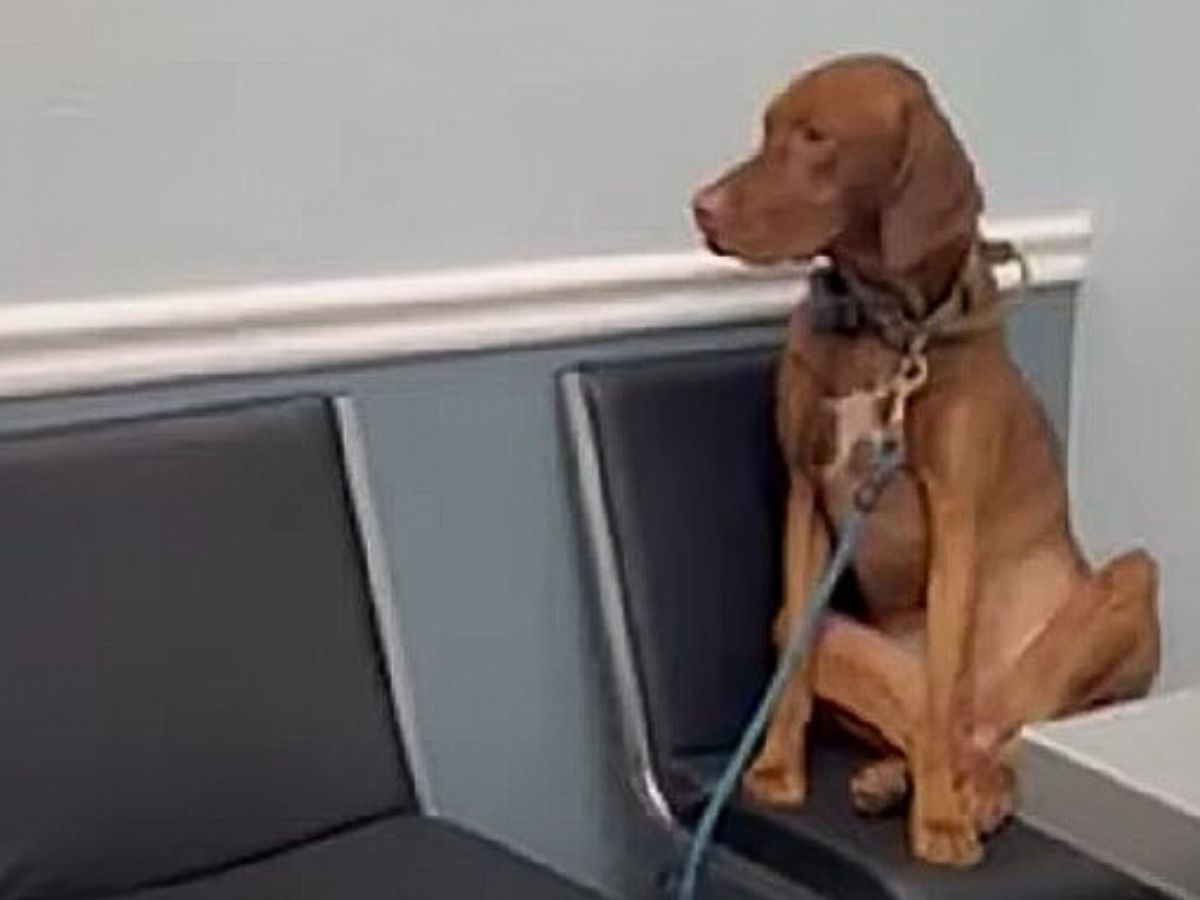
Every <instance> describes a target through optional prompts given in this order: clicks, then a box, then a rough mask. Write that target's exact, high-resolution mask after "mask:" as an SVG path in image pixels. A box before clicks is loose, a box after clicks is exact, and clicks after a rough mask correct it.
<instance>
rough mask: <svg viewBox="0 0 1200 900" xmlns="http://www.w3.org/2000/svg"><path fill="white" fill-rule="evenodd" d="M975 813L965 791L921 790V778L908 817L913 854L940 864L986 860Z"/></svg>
mask: <svg viewBox="0 0 1200 900" xmlns="http://www.w3.org/2000/svg"><path fill="white" fill-rule="evenodd" d="M946 787H947V788H949V785H946ZM973 813H974V810H973V809H972V808H971V804H970V802H969V797H968V795H967V794H966V793H965V792H963V791H956V790H952V789H947V790H930V789H925V790H922V786H921V782H920V781H918V782H917V789H916V792H915V794H914V797H913V808H912V815H911V818H910V819H909V838H910V840H911V843H912V851H913V855H915V856H916V857H917V858H918V859H921V860H924V861H925V862H928V863H933V864H934V865H939V866H956V867H958V868H969V867H970V866H974V865H976V864H977V863H978V862H980V860H982V859H983V844H982V843H980V840H979V831H978V829H977V827H976V824H975V817H974V815H973Z"/></svg>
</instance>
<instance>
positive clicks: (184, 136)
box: [0, 0, 1095, 301]
mask: <svg viewBox="0 0 1200 900" xmlns="http://www.w3.org/2000/svg"><path fill="white" fill-rule="evenodd" d="M1094 6H1095V4H1090V3H1085V2H1084V0H1056V2H1054V3H1046V2H1043V0H981V2H974V3H962V2H954V0H923V2H908V3H896V2H894V0H870V2H868V0H838V2H831V3H812V2H808V3H806V2H800V0H740V2H729V0H721V2H717V0H654V2H650V3H646V2H639V0H608V2H594V0H591V2H584V0H520V2H477V0H403V2H394V0H291V2H281V0H205V2H181V0H89V2H86V3H80V2H77V0H10V2H5V3H3V4H0V301H20V300H29V299H35V298H44V297H58V296H78V295H89V296H90V295H93V294H99V293H109V292H113V291H126V290H132V289H146V288H151V287H154V288H177V287H180V286H182V285H186V284H195V283H212V282H230V281H245V280H259V279H263V278H272V279H274V278H296V277H309V276H313V275H317V274H322V275H331V274H338V275H344V274H353V275H361V274H367V273H370V272H377V271H392V270H398V269H428V268H433V267H441V266H445V265H457V264H462V263H472V262H478V261H484V260H507V259H512V258H530V257H535V258H536V257H542V256H548V255H560V254H575V253H583V252H593V251H608V250H633V251H637V250H661V249H670V248H673V247H676V246H679V247H686V246H691V245H692V243H693V241H692V238H691V236H690V234H689V232H688V229H687V225H686V222H685V220H684V217H683V214H682V211H683V207H684V201H685V198H686V197H687V195H688V194H689V192H690V191H691V189H692V187H693V186H694V185H695V184H696V183H697V182H698V181H699V180H700V179H701V178H702V177H704V176H706V175H708V174H710V173H711V172H712V171H713V170H714V169H716V168H717V167H718V166H719V165H722V164H723V163H724V162H725V161H726V160H727V159H728V158H730V157H731V156H732V155H733V154H735V153H738V152H740V151H742V150H743V149H744V148H745V147H746V146H747V145H748V143H749V140H750V138H751V136H752V134H753V131H754V128H755V123H756V121H757V118H758V111H759V108H760V106H761V105H762V103H763V101H764V99H765V98H766V96H767V95H768V93H769V92H772V91H774V90H775V89H776V88H778V87H779V86H781V84H782V83H783V82H784V81H785V80H786V79H787V78H788V77H789V76H790V74H791V73H792V72H793V71H794V70H795V69H796V68H797V67H798V66H799V65H801V64H803V63H805V62H807V61H810V60H812V59H814V58H815V57H817V56H820V55H823V54H826V53H830V52H832V51H835V50H843V49H857V48H868V49H874V48H884V49H894V50H897V51H900V52H903V53H905V54H907V55H909V56H910V57H911V58H912V59H913V60H914V61H916V62H918V63H920V65H922V66H923V67H924V68H926V69H927V70H928V71H929V73H930V74H931V75H932V76H933V77H934V78H935V79H936V81H937V83H938V84H939V85H941V86H942V88H943V90H944V93H945V95H946V99H947V101H948V103H949V105H950V106H951V107H952V109H953V110H954V111H955V114H956V115H957V118H958V120H959V121H960V123H961V124H962V126H963V129H964V132H965V134H966V135H967V137H968V138H969V140H970V143H971V145H972V147H973V149H974V151H975V153H976V154H977V156H978V157H979V160H980V162H981V166H982V169H983V172H984V175H985V177H986V180H987V183H988V185H989V187H990V189H991V195H992V199H993V201H994V202H993V204H992V206H993V208H994V209H995V211H997V212H1000V213H1005V214H1010V213H1013V212H1021V211H1045V210H1057V209H1062V208H1070V207H1074V206H1077V205H1078V204H1079V203H1080V201H1081V200H1082V199H1083V196H1084V176H1083V173H1082V172H1081V171H1080V168H1079V166H1078V165H1077V164H1076V163H1077V159H1078V156H1079V148H1078V143H1079V140H1080V139H1081V134H1080V128H1079V123H1078V118H1079V98H1080V97H1081V96H1082V95H1084V94H1086V93H1087V91H1088V82H1087V78H1086V76H1085V74H1084V72H1083V69H1082V65H1081V61H1082V54H1083V38H1084V34H1083V29H1082V27H1081V21H1083V20H1085V19H1086V17H1087V16H1088V15H1090V14H1091V13H1090V10H1092V9H1093V8H1094Z"/></svg>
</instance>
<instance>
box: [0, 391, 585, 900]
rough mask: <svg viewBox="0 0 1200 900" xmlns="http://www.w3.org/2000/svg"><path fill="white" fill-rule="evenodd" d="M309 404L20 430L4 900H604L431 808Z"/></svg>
mask: <svg viewBox="0 0 1200 900" xmlns="http://www.w3.org/2000/svg"><path fill="white" fill-rule="evenodd" d="M342 454H343V445H342V443H341V441H340V438H339V430H338V425H337V418H336V415H335V413H334V410H333V409H332V408H331V405H330V403H329V402H328V401H325V400H322V399H318V398H297V399H291V400H285V401H274V402H264V403H258V404H251V405H245V406H241V407H236V408H226V409H220V410H209V411H200V412H189V413H185V414H179V415H173V416H168V417H159V418H151V419H145V420H137V421H126V422H118V423H109V424H101V425H93V426H86V427H78V428H70V429H66V430H59V431H52V432H43V433H37V434H29V435H23V436H17V437H6V438H4V439H0V723H2V724H0V898H3V900H68V898H90V897H136V898H142V900H272V898H278V900H298V898H306V900H376V898H378V900H435V898H436V900H447V898H455V897H463V898H477V897H495V898H514V900H516V898H521V900H530V898H535V900H586V898H587V897H591V896H592V895H591V894H589V893H588V892H585V891H583V890H582V889H579V888H576V887H574V886H572V885H569V884H567V883H565V882H564V881H562V880H561V879H559V878H557V877H556V876H554V875H552V874H550V873H549V872H547V871H546V870H544V869H542V868H540V867H538V866H536V865H534V864H532V863H530V862H528V861H525V860H523V859H521V858H518V857H516V856H514V855H513V854H511V853H509V852H508V851H506V850H504V849H502V848H500V847H499V846H497V845H495V844H493V843H490V842H488V841H486V840H483V839H481V838H480V837H477V836H474V835H472V834H470V833H469V832H467V831H465V830H463V829H461V828H457V827H455V826H453V825H450V824H446V823H444V822H441V821H437V820H435V819H433V818H430V817H427V816H425V815H423V814H422V808H421V802H420V801H419V799H418V794H419V793H420V792H419V791H418V790H417V788H416V786H415V784H416V780H415V779H414V776H413V773H412V771H411V768H410V765H409V762H408V760H409V758H410V757H409V755H408V754H406V752H405V744H404V741H405V738H406V736H405V735H404V734H402V732H401V729H400V728H399V727H398V725H397V722H398V721H399V719H398V717H397V715H396V714H395V708H394V703H393V694H392V689H391V680H390V678H391V677H394V676H395V675H396V673H395V672H392V673H390V674H389V667H388V666H387V665H386V663H385V661H384V655H383V653H382V652H381V642H380V639H379V637H378V631H377V627H376V621H375V612H374V607H373V604H372V593H371V590H370V587H369V583H368V581H369V579H368V577H367V573H366V570H365V568H364V550H363V545H362V542H361V541H360V533H359V530H358V527H357V518H356V516H355V512H354V507H353V504H352V502H351V501H352V497H351V491H350V485H349V482H348V481H347V479H346V477H345V475H344V469H343V458H342Z"/></svg>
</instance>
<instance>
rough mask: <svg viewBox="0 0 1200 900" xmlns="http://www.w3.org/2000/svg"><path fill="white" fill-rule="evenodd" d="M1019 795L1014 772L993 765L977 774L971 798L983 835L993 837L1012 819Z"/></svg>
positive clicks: (975, 773)
mask: <svg viewBox="0 0 1200 900" xmlns="http://www.w3.org/2000/svg"><path fill="white" fill-rule="evenodd" d="M1015 795H1016V791H1015V787H1014V778H1013V772H1012V769H1010V768H1008V767H1007V766H1004V765H1000V764H994V765H989V766H987V767H984V768H981V769H977V770H976V771H975V772H974V773H973V777H972V778H971V781H970V784H969V786H968V788H967V797H968V802H969V803H970V805H971V810H972V813H973V815H974V819H975V827H976V828H977V829H978V831H979V833H980V834H984V835H988V834H992V833H993V832H995V831H997V830H998V829H999V828H1000V826H1001V825H1003V824H1004V823H1005V822H1007V821H1008V820H1009V819H1010V818H1012V814H1013V812H1014V811H1015V808H1016V799H1015Z"/></svg>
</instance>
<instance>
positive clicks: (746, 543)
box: [580, 349, 783, 780]
mask: <svg viewBox="0 0 1200 900" xmlns="http://www.w3.org/2000/svg"><path fill="white" fill-rule="evenodd" d="M776 354H777V351H776V350H774V349H769V350H767V349H764V350H751V351H739V352H730V353H719V354H705V355H698V356H690V357H682V358H674V359H666V360H654V361H647V362H635V363H618V364H609V365H601V366H594V367H588V368H585V369H584V370H582V372H581V373H580V381H581V384H582V387H583V391H584V396H585V397H586V402H587V408H588V411H589V414H590V417H591V419H592V421H593V432H594V436H595V440H596V443H597V445H598V451H599V456H600V462H601V468H602V470H603V483H604V490H605V493H606V495H607V497H606V504H607V507H608V516H609V518H610V520H611V529H612V532H613V533H614V535H615V536H616V539H617V541H618V543H619V548H618V549H619V553H618V565H619V567H620V578H621V580H622V582H623V591H622V592H621V593H622V595H623V598H624V602H625V604H626V606H627V609H626V614H627V616H628V619H629V622H630V632H631V633H630V637H631V639H632V641H633V643H634V647H633V649H634V655H635V657H636V662H637V668H638V676H639V678H640V680H641V687H642V690H643V693H644V698H645V702H646V706H647V715H648V719H649V722H648V725H649V730H650V732H651V739H652V743H653V747H652V750H653V753H654V755H655V757H656V762H657V764H658V767H659V770H660V775H662V776H663V777H665V778H667V779H668V780H669V777H670V769H671V763H672V761H674V760H677V759H679V758H681V757H683V756H691V755H695V754H703V753H706V752H712V751H720V750H724V749H727V748H728V747H729V746H730V745H731V744H732V743H733V742H734V741H735V740H736V738H737V735H738V733H739V732H740V730H741V729H742V727H743V726H744V725H745V722H746V720H747V718H748V716H749V714H750V712H751V710H752V709H753V704H754V703H755V701H756V699H757V695H758V693H759V691H760V690H761V688H762V685H763V683H764V682H765V680H766V677H767V675H768V674H769V671H770V668H771V666H772V665H773V656H774V654H773V651H772V648H771V646H770V638H769V635H770V622H771V620H772V617H773V616H774V614H775V612H776V609H777V607H778V602H779V590H780V571H779V569H780V565H779V543H780V542H779V539H778V533H779V527H780V522H781V510H780V504H781V502H782V497H783V472H782V470H781V467H780V464H779V460H778V453H777V451H776V443H775V437H774V434H775V432H774V417H773V396H774V390H773V381H774V368H775V362H774V360H775V356H776Z"/></svg>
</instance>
